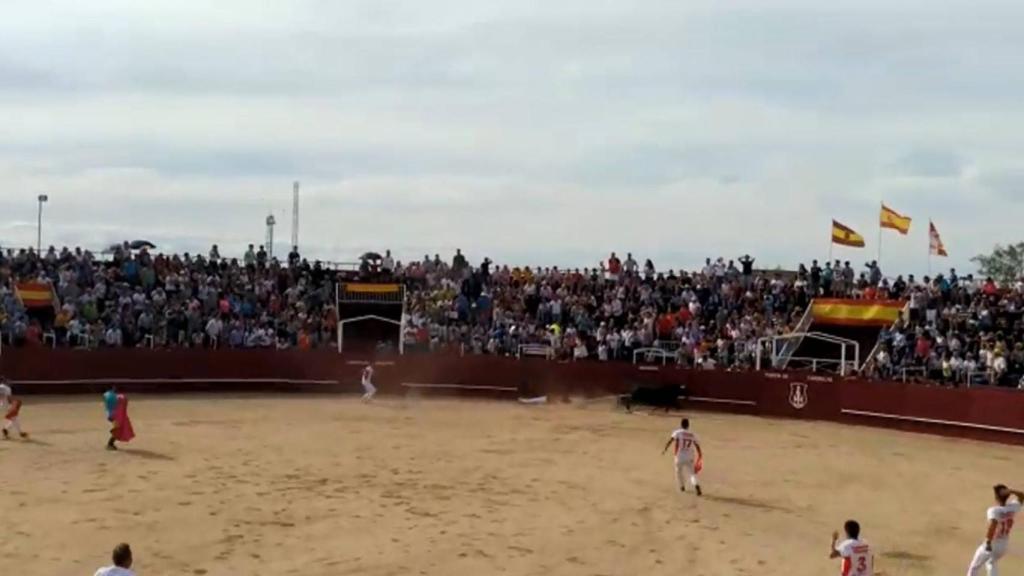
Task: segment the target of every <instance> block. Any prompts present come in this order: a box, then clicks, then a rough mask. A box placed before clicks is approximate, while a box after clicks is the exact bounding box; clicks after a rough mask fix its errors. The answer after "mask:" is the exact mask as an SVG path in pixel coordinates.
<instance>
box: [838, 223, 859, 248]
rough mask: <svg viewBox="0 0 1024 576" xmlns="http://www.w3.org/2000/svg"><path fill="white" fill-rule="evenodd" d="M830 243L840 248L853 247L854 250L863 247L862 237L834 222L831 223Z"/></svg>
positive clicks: (851, 229)
mask: <svg viewBox="0 0 1024 576" xmlns="http://www.w3.org/2000/svg"><path fill="white" fill-rule="evenodd" d="M832 243H833V244H840V245H842V246H853V247H854V248H863V247H864V237H863V236H861V235H860V234H857V233H856V232H854V231H853V228H850V227H849V226H844V225H842V224H840V223H839V222H836V221H835V220H833V221H832Z"/></svg>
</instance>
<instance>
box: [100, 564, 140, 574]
mask: <svg viewBox="0 0 1024 576" xmlns="http://www.w3.org/2000/svg"><path fill="white" fill-rule="evenodd" d="M96 576H135V572H132V571H131V570H128V569H127V568H121V567H120V566H107V567H106V568H100V569H99V570H97V571H96Z"/></svg>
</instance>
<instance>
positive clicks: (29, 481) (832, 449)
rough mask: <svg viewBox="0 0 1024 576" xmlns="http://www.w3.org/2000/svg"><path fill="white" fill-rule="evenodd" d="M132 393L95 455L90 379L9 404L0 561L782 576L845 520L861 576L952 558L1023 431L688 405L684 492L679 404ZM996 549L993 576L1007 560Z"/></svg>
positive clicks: (163, 569) (960, 567)
mask: <svg viewBox="0 0 1024 576" xmlns="http://www.w3.org/2000/svg"><path fill="white" fill-rule="evenodd" d="M132 406H133V414H132V417H133V420H134V422H135V427H136V430H137V432H138V434H139V437H138V438H137V440H136V441H135V442H133V443H132V444H131V445H129V446H127V447H126V449H125V450H123V451H121V452H118V453H107V452H105V451H104V450H103V449H102V448H103V444H104V441H105V432H104V424H105V422H104V420H103V418H102V407H101V406H100V403H99V399H98V398H97V399H95V402H83V401H82V400H81V399H80V398H47V399H36V398H31V399H29V401H28V403H27V404H26V405H25V408H24V410H23V411H22V421H23V425H24V427H25V428H26V429H27V430H29V431H30V432H32V433H33V438H34V441H33V442H30V443H21V442H17V441H10V442H6V443H0V485H2V486H3V494H2V496H0V519H2V522H3V526H4V531H3V533H2V536H0V557H2V558H3V559H4V565H6V566H16V567H17V573H18V574H19V575H20V576H33V575H39V576H44V575H45V576H65V575H67V576H72V575H82V574H91V573H92V571H93V570H95V568H96V567H98V566H99V565H100V564H103V563H105V562H106V561H107V560H108V558H107V556H108V554H109V549H110V548H111V547H112V546H113V544H114V543H116V542H118V541H121V540H126V541H128V542H130V543H131V544H132V546H133V548H134V549H135V551H136V556H137V566H136V567H137V569H138V571H139V574H140V575H141V576H154V575H159V576H162V575H166V576H171V575H175V576H178V575H182V574H209V575H222V574H223V575H242V574H268V575H277V574H303V575H304V576H317V575H325V576H326V575H338V574H368V575H389V574H395V575H398V574H403V575H405V574H422V575H431V576H433V575H437V576H442V575H444V576H453V575H455V576H457V575H462V574H466V575H474V576H476V575H479V574H494V573H504V574H514V575H518V574H538V575H540V574H554V575H566V576H569V575H572V576H575V575H600V574H605V575H635V574H645V575H659V574H666V575H668V574H671V575H679V574H687V575H701V574H703V575H708V576H717V575H731V574H749V575H755V574H756V575H763V574H786V575H792V576H801V575H812V574H814V575H817V574H829V573H833V572H834V571H835V570H837V567H836V565H835V563H834V562H833V561H829V560H827V559H826V558H825V553H826V548H827V544H828V537H829V534H830V533H831V531H832V530H833V529H834V528H836V527H838V526H839V525H840V524H841V523H842V521H843V520H845V519H846V518H847V517H849V516H854V517H856V518H857V519H858V520H860V521H861V522H862V524H863V525H864V527H865V535H866V537H867V538H868V539H869V540H870V541H871V542H873V543H874V544H875V546H876V549H877V550H876V554H877V555H878V557H877V559H876V566H877V568H878V569H879V571H881V572H884V573H885V574H887V575H889V576H898V575H918V574H920V575H926V574H927V575H933V574H960V573H963V571H964V569H965V567H966V563H967V562H968V561H969V559H970V557H971V555H972V553H973V551H974V548H975V547H976V546H977V544H978V542H979V540H980V538H981V536H982V533H983V530H984V527H985V521H984V512H985V508H986V507H987V506H988V505H989V502H990V499H991V497H990V489H989V487H990V486H991V485H992V484H993V483H995V482H997V481H998V482H1007V483H1010V484H1018V485H1024V473H1022V472H1024V467H1021V466H1020V465H1019V459H1020V456H1021V455H1024V449H1022V448H1015V447H1005V446H1000V445H992V444H982V443H976V442H971V441H961V440H951V439H946V438H937V437H930V436H924V435H915V434H907V433H900V432H892V431H885V430H875V429H869V428H859V427H844V426H840V425H836V424H828V423H810V422H798V421H779V420H767V419H759V418H752V417H743V416H729V415H715V414H706V413H697V414H694V415H693V416H694V428H695V430H696V431H697V432H698V434H700V436H701V439H702V441H703V443H704V445H705V449H706V451H707V463H706V465H707V468H706V470H705V473H704V474H703V475H702V481H703V482H704V484H705V486H706V489H707V496H706V497H705V498H704V499H702V500H698V499H697V498H696V497H694V496H692V495H681V494H678V493H676V492H675V488H674V479H673V472H672V464H671V457H670V456H664V457H661V456H659V450H660V448H661V445H662V444H663V443H664V439H665V437H666V436H667V434H668V433H669V432H670V431H671V429H672V428H673V426H674V425H675V423H676V418H675V417H664V416H653V417H649V416H644V415H626V414H622V413H618V412H615V411H613V410H612V409H611V407H610V406H609V405H607V404H603V403H592V404H588V405H585V406H584V405H575V406H573V405H562V406H519V405H514V404H505V403H489V402H482V403H471V402H459V401H440V400H421V401H412V400H384V401H381V402H378V403H377V404H374V405H370V406H366V405H363V404H360V403H358V402H357V401H355V400H352V399H349V398H339V397H330V396H323V397H319V396H284V397H271V396H249V397H220V396H181V397H166V396H136V397H134V399H133V405H132ZM1018 539H1019V538H1018ZM1016 544H1017V543H1014V544H1011V556H1010V557H1009V558H1007V559H1006V560H1005V561H1004V564H1003V570H1004V573H1007V574H1016V573H1024V561H1022V558H1021V557H1020V555H1017V554H1015V553H1014V551H1015V547H1016ZM1019 544H1020V546H1024V542H1020V543H1019ZM1022 550H1024V549H1022Z"/></svg>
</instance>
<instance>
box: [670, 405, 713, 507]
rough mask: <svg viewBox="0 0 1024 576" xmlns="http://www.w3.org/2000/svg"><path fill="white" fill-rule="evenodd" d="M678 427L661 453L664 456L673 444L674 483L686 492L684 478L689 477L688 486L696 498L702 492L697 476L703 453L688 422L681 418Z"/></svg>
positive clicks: (686, 419) (702, 460)
mask: <svg viewBox="0 0 1024 576" xmlns="http://www.w3.org/2000/svg"><path fill="white" fill-rule="evenodd" d="M680 426H681V427H680V428H679V429H678V430H676V431H675V432H673V433H672V435H671V436H669V438H668V442H666V443H665V448H663V449H662V451H661V453H662V454H664V453H665V452H666V451H667V450H668V447H669V446H673V444H674V446H673V449H672V451H673V453H674V454H675V460H676V481H677V482H678V483H679V490H680V491H681V492H686V478H687V476H689V478H690V484H692V485H693V488H694V490H696V491H697V496H700V495H702V494H703V492H701V489H700V482H699V481H698V480H697V474H698V473H700V470H701V467H702V466H703V462H704V452H703V451H702V450H701V448H700V442H699V441H698V440H697V435H696V434H694V433H693V432H690V420H689V419H688V418H683V421H682V422H681V423H680ZM694 456H696V458H694Z"/></svg>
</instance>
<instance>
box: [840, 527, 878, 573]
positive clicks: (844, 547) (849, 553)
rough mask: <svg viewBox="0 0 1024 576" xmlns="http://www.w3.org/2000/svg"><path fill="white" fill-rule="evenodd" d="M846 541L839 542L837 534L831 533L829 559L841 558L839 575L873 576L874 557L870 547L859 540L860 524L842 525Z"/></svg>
mask: <svg viewBox="0 0 1024 576" xmlns="http://www.w3.org/2000/svg"><path fill="white" fill-rule="evenodd" d="M843 532H845V533H846V540H843V541H842V542H839V532H833V533H832V546H831V548H830V550H831V552H830V554H829V558H842V559H843V560H842V563H841V564H840V570H841V572H840V574H841V575H842V576H871V575H872V574H874V557H873V556H872V555H871V547H870V546H868V543H867V542H865V541H863V540H861V539H860V524H859V523H858V522H857V521H856V520H847V521H846V523H845V524H843Z"/></svg>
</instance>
